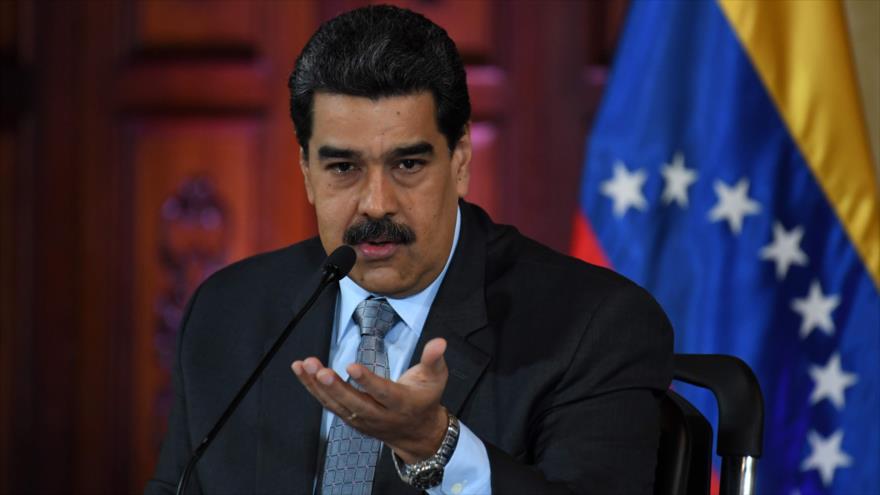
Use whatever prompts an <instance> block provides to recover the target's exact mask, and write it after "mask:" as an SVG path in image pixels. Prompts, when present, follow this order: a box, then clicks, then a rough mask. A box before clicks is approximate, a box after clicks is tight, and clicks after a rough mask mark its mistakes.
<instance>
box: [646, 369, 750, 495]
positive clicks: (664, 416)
mask: <svg viewBox="0 0 880 495" xmlns="http://www.w3.org/2000/svg"><path fill="white" fill-rule="evenodd" d="M674 359H675V360H674V379H676V380H679V381H682V382H685V383H690V384H692V385H696V386H699V387H703V388H707V389H709V390H711V391H712V393H713V394H714V395H715V399H716V400H717V401H718V448H717V452H718V455H719V456H721V459H722V464H721V483H720V494H721V495H733V494H739V495H745V494H753V493H754V490H755V467H756V463H757V459H758V458H759V457H761V453H762V444H763V437H764V398H763V395H762V394H761V387H760V385H759V384H758V380H757V378H755V374H754V373H753V372H752V370H751V368H749V366H748V365H747V364H746V363H744V362H743V361H742V360H740V359H738V358H735V357H733V356H725V355H720V354H676V355H675V358H674ZM660 416H661V417H660V421H661V434H660V448H659V452H658V462H657V470H656V473H655V482H654V493H656V494H674V495H679V494H682V495H683V494H708V493H709V484H710V480H711V471H712V428H711V426H709V422H708V421H707V420H706V418H705V417H704V416H703V415H702V414H701V413H700V412H699V411H698V410H697V409H696V408H694V406H693V405H691V404H690V403H689V402H688V401H687V400H685V399H684V398H682V397H681V396H680V395H678V394H677V393H675V392H673V391H671V390H670V391H668V392H667V393H666V396H665V397H663V399H662V402H661V406H660Z"/></svg>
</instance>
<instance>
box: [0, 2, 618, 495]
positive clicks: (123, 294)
mask: <svg viewBox="0 0 880 495" xmlns="http://www.w3.org/2000/svg"><path fill="white" fill-rule="evenodd" d="M365 3H367V2H365V1H355V0H332V1H317V0H301V1H265V2H246V1H228V0H218V1H207V0H201V1H196V0H173V1H134V0H125V1H118V2H109V1H107V2H104V1H83V2H74V1H49V0H33V1H29V0H4V1H3V2H0V66H2V71H3V72H2V76H3V77H2V90H3V91H2V100H0V102H2V113H0V329H2V332H0V493H136V492H138V491H140V490H141V489H142V487H143V483H144V482H145V480H146V479H147V477H149V475H150V472H151V470H152V467H153V464H154V462H155V456H156V454H157V449H158V443H159V441H160V439H161V437H162V433H163V431H164V422H165V415H166V414H167V410H168V373H169V368H170V365H171V356H172V353H173V342H174V334H175V333H176V331H177V323H178V320H179V316H180V311H181V308H182V306H183V304H184V303H185V301H186V299H187V297H188V296H189V294H190V292H191V291H192V289H193V288H194V287H195V285H197V284H198V283H199V282H200V281H201V280H202V279H203V278H204V277H205V276H207V274H209V273H211V272H212V271H213V270H216V269H217V268H219V267H221V266H223V265H225V264H227V263H229V262H231V261H234V260H237V259H240V258H242V257H245V256H248V255H250V254H253V253H256V252H260V251H265V250H268V249H274V248H277V247H281V246H284V245H286V244H289V243H292V242H295V241H297V240H301V239H304V238H306V237H308V236H311V235H314V232H315V225H314V217H313V211H312V209H311V207H310V206H309V205H308V203H307V201H306V200H305V197H304V193H303V189H302V181H301V177H300V174H299V171H298V167H297V160H298V156H297V151H298V147H297V143H296V140H295V137H294V134H293V128H292V124H291V123H290V120H289V117H288V114H287V89H286V80H287V75H288V72H289V71H290V69H291V68H292V66H293V62H294V60H295V57H296V55H297V53H298V52H299V50H300V49H301V47H302V45H303V44H304V43H305V41H306V40H307V39H308V37H309V36H310V35H311V33H312V32H314V30H315V29H316V27H317V26H318V25H319V24H320V22H322V21H324V20H326V19H329V18H330V17H332V16H334V15H336V14H337V13H339V12H342V11H344V10H346V9H349V8H353V7H356V6H359V5H363V4H365ZM398 3H400V4H402V5H406V6H408V7H410V8H413V9H415V10H418V11H420V12H423V13H425V14H426V15H428V16H429V17H431V18H432V19H434V20H435V21H436V22H438V23H439V24H441V25H443V26H444V27H446V28H447V30H448V31H449V33H450V35H451V36H452V37H453V39H455V40H456V42H457V44H458V46H459V49H460V51H461V52H462V55H463V57H464V60H465V62H466V65H467V69H468V80H469V84H470V86H471V97H472V100H473V106H474V125H473V133H474V142H475V145H476V152H475V164H474V172H473V174H474V177H473V180H472V193H471V195H470V196H471V197H470V199H471V200H473V201H475V202H477V203H479V204H482V205H483V206H484V207H486V208H487V209H488V210H489V211H490V213H492V214H493V216H494V217H495V218H496V220H500V221H503V222H508V223H513V224H515V225H517V226H519V227H520V228H521V230H523V231H525V232H526V233H528V234H530V235H532V236H534V237H536V238H537V239H539V240H541V241H543V242H545V243H547V244H549V245H551V246H553V247H555V248H557V249H560V250H566V249H567V246H568V242H569V235H570V232H569V225H570V220H571V216H572V213H573V211H574V208H575V205H576V202H577V190H578V183H579V178H580V173H581V161H582V154H583V145H584V138H585V135H586V131H587V127H588V124H589V122H590V121H591V119H592V116H593V113H594V112H595V110H596V106H597V104H598V101H599V96H600V94H601V90H602V87H603V85H604V81H605V75H606V73H607V68H608V64H609V62H610V59H611V55H612V52H613V47H614V45H615V42H616V37H617V34H618V32H619V29H620V25H621V23H622V20H623V16H624V13H625V7H626V2H625V0H614V1H608V2H588V3H582V2H570V1H559V2H553V1H550V2H530V1H510V2H500V1H498V2H479V1H455V0H421V1H418V0H412V1H406V2H398ZM236 385H237V384H230V386H236Z"/></svg>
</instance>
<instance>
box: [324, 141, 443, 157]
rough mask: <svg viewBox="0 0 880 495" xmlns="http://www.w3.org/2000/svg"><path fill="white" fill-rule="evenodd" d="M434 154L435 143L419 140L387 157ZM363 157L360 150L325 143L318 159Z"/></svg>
mask: <svg viewBox="0 0 880 495" xmlns="http://www.w3.org/2000/svg"><path fill="white" fill-rule="evenodd" d="M433 154H434V145H432V144H431V143H429V142H427V141H419V142H418V143H414V144H409V145H406V146H400V147H398V148H394V149H393V150H391V151H389V152H388V153H386V154H385V155H386V157H387V158H389V159H396V158H402V157H404V156H412V155H433ZM361 157H362V155H361V153H360V152H359V151H355V150H352V149H348V148H337V147H335V146H329V145H324V146H321V147H320V148H318V159H319V160H332V159H343V160H356V159H360V158H361Z"/></svg>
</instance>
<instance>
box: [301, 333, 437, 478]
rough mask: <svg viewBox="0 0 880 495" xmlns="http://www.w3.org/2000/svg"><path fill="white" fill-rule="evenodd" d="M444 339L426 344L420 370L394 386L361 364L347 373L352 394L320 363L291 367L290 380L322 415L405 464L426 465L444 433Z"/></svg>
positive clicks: (312, 361)
mask: <svg viewBox="0 0 880 495" xmlns="http://www.w3.org/2000/svg"><path fill="white" fill-rule="evenodd" d="M445 351H446V341H445V340H444V339H432V340H431V341H429V342H428V343H427V344H425V349H424V350H423V351H422V357H421V360H420V362H419V364H417V365H415V366H413V367H412V368H410V369H408V370H407V371H406V373H404V374H403V375H402V376H401V377H400V380H398V381H397V382H396V383H395V382H392V381H390V380H388V379H386V378H383V377H380V376H378V375H376V374H375V373H373V372H371V371H370V370H368V369H367V368H366V367H364V366H363V365H360V364H350V365H348V367H347V368H346V371H348V374H349V376H350V377H351V379H352V380H353V381H355V382H356V383H357V384H358V385H360V386H361V387H362V388H363V391H360V390H357V389H355V388H354V387H353V386H352V385H351V384H349V383H346V382H344V381H343V380H342V379H341V378H340V377H339V375H337V374H336V372H334V371H333V369H331V368H327V367H325V366H324V365H323V364H322V363H321V361H320V360H319V359H318V358H315V357H309V358H306V359H305V360H303V361H294V362H293V364H292V365H291V368H292V369H293V372H294V374H296V376H297V378H298V379H299V381H300V382H301V383H302V384H303V386H305V387H306V389H307V390H308V391H309V393H311V394H312V395H313V396H314V397H315V398H316V399H318V402H320V403H321V405H323V406H324V408H325V409H328V410H329V411H331V412H332V413H333V414H335V415H337V416H339V418H340V419H342V420H343V421H345V422H346V423H348V424H349V425H351V426H352V427H353V428H355V429H356V430H358V431H360V432H361V433H364V434H366V435H369V436H371V437H373V438H376V439H378V440H381V441H382V442H383V443H385V445H388V446H389V447H391V448H392V449H393V450H394V452H395V453H396V454H397V455H398V456H400V458H401V459H403V461H404V462H406V463H407V464H412V463H414V462H417V461H420V460H423V459H427V458H428V457H430V456H432V455H433V454H434V453H435V452H436V451H437V449H438V448H439V447H440V443H441V442H442V441H443V436H444V435H445V433H446V426H447V415H446V410H445V408H444V407H443V406H441V405H440V397H441V396H442V395H443V389H444V388H446V380H447V378H448V377H449V370H448V369H447V368H446V361H445V360H444V359H443V353H444V352H445Z"/></svg>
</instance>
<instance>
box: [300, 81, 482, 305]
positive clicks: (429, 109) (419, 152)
mask: <svg viewBox="0 0 880 495" xmlns="http://www.w3.org/2000/svg"><path fill="white" fill-rule="evenodd" d="M435 107H436V105H435V103H434V97H433V95H432V94H431V93H429V92H421V93H414V94H412V95H406V96H392V97H386V98H380V99H378V100H371V99H369V98H363V97H358V96H347V95H340V94H333V93H317V94H315V97H314V111H313V114H312V115H313V116H312V120H313V122H312V137H311V140H310V141H309V157H308V160H307V161H306V159H305V158H303V160H302V161H301V163H300V165H301V168H302V172H303V175H304V176H305V184H306V192H307V194H308V198H309V202H310V203H311V204H312V205H314V206H315V211H316V212H317V216H318V231H319V234H320V236H321V243H322V244H323V245H324V249H325V250H326V251H327V252H328V253H329V252H332V251H333V250H334V249H336V248H337V247H339V246H340V245H342V244H344V243H349V244H352V247H354V248H355V251H356V252H357V263H356V264H355V266H354V268H353V269H352V271H351V273H349V277H351V279H352V280H354V281H355V282H357V284H358V285H360V286H361V287H363V288H364V289H366V290H368V291H371V292H375V293H378V294H382V295H387V296H392V297H403V296H408V295H411V294H415V293H417V292H419V291H420V290H422V289H424V288H425V287H427V286H428V285H429V284H430V283H431V282H432V281H433V280H434V279H435V278H436V277H437V276H438V275H439V274H440V271H442V270H443V266H444V265H445V263H446V259H447V256H448V255H449V250H450V249H451V247H452V238H453V235H454V233H455V232H454V231H455V215H456V208H457V205H458V198H459V197H460V196H464V194H465V193H466V192H467V188H468V180H469V177H470V175H469V168H468V167H469V163H470V158H471V142H470V134H469V132H465V135H464V136H463V137H462V138H461V140H460V141H459V142H458V144H457V145H456V147H455V149H454V150H453V151H452V152H451V153H450V151H449V147H448V144H447V141H446V138H445V136H444V135H443V134H442V133H441V132H440V130H439V129H438V127H437V118H436V108H435ZM383 219H384V220H386V222H385V224H384V228H382V226H381V225H376V224H370V221H374V222H375V221H379V220H383ZM369 227H373V228H372V229H371V228H369ZM346 238H347V242H344V239H346Z"/></svg>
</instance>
